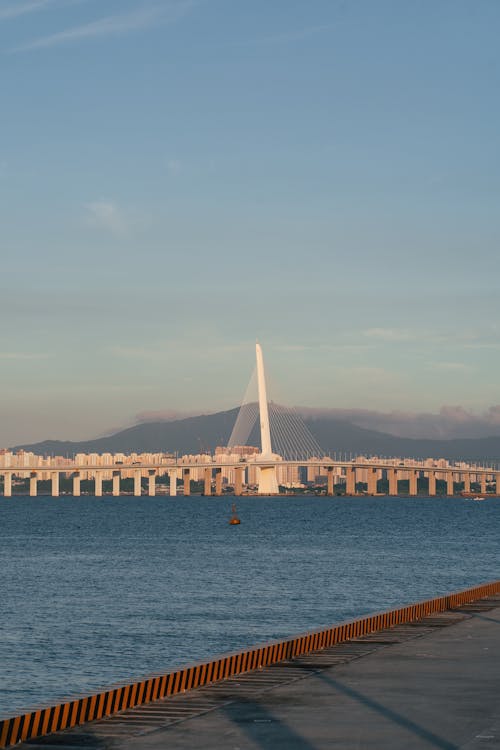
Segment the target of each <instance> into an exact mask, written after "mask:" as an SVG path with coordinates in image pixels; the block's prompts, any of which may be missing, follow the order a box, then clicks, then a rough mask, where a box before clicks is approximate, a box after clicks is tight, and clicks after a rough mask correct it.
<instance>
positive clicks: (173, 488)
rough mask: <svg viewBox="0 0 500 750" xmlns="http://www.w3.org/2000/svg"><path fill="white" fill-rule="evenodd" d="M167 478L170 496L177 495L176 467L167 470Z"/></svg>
mask: <svg viewBox="0 0 500 750" xmlns="http://www.w3.org/2000/svg"><path fill="white" fill-rule="evenodd" d="M168 479H169V482H170V497H175V496H176V495H177V469H170V470H169V471H168Z"/></svg>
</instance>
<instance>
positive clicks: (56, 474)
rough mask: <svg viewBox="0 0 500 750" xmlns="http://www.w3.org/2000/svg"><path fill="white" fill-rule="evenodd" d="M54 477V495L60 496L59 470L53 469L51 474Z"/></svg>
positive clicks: (52, 492)
mask: <svg viewBox="0 0 500 750" xmlns="http://www.w3.org/2000/svg"><path fill="white" fill-rule="evenodd" d="M51 479H52V491H51V495H52V497H59V472H58V471H53V472H52V474H51Z"/></svg>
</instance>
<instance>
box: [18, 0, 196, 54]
mask: <svg viewBox="0 0 500 750" xmlns="http://www.w3.org/2000/svg"><path fill="white" fill-rule="evenodd" d="M33 1H35V0H33ZM42 1H43V0H40V2H42ZM194 4H195V0H174V1H173V2H169V3H164V4H162V5H152V6H148V7H145V8H141V9H140V10H136V11H131V12H129V13H118V14H115V15H113V16H107V17H105V18H100V19H98V20H96V21H90V22H89V23H85V24H80V25H79V26H72V27H71V28H68V29H64V30H63V31H59V32H57V33H55V34H49V35H48V36H43V37H40V38H39V39H34V40H33V41H31V42H27V43H26V44H23V45H20V46H18V47H16V48H15V49H13V50H11V52H27V51H29V50H37V49H47V48H50V47H57V46H59V45H64V44H70V43H72V42H76V41H81V40H85V39H95V38H99V37H101V38H102V37H109V36H121V35H124V34H130V33H132V32H134V31H140V30H141V29H146V28H150V27H151V26H154V25H155V24H157V23H172V22H174V21H176V20H178V19H179V18H181V17H182V16H184V15H185V14H186V13H187V12H188V11H189V10H190V9H191V8H192V7H193V6H194Z"/></svg>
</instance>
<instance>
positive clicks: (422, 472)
mask: <svg viewBox="0 0 500 750" xmlns="http://www.w3.org/2000/svg"><path fill="white" fill-rule="evenodd" d="M249 442H250V445H251V446H254V448H253V449H251V448H250V449H249V451H244V450H242V449H243V448H244V447H245V446H247V445H248V443H249ZM259 443H260V452H259V447H257V445H258V444H259ZM199 459H201V461H200V460H199ZM431 461H432V460H431ZM304 467H305V468H306V469H307V471H308V472H309V471H314V470H317V471H318V473H323V476H325V475H326V492H327V494H329V495H332V494H333V493H334V488H335V486H338V485H341V486H343V489H344V492H345V494H347V495H354V494H356V492H357V490H358V487H359V485H360V484H362V485H363V486H364V487H366V493H367V494H372V495H374V494H379V492H378V490H379V482H380V480H381V479H382V480H383V481H384V482H385V483H386V485H387V490H386V494H390V495H397V494H398V490H399V484H398V483H399V482H400V481H404V482H406V483H407V492H408V494H409V495H416V494H417V492H418V489H419V481H420V484H422V481H423V480H424V481H425V488H426V494H427V495H429V496H433V495H436V485H437V481H438V480H441V481H444V483H445V490H446V494H447V495H453V494H454V493H455V491H456V485H457V484H460V485H461V490H462V491H463V492H465V493H469V492H470V490H471V486H472V485H473V484H474V485H475V486H474V489H475V491H476V492H480V493H481V495H483V494H485V493H486V491H487V489H488V485H490V489H491V486H492V485H494V488H495V492H496V493H497V494H498V493H499V492H500V471H498V469H497V468H493V467H484V466H483V467H478V466H467V465H458V466H456V465H455V466H449V465H439V463H437V462H436V463H431V464H429V462H428V461H413V460H410V459H407V460H405V461H401V459H385V460H380V459H365V458H360V457H358V458H357V459H353V460H347V458H346V459H345V460H344V461H342V460H334V459H332V458H331V457H329V456H325V455H324V451H323V450H322V449H321V447H320V445H319V444H318V442H317V441H316V439H315V438H314V437H313V435H312V434H311V433H310V431H309V430H308V428H307V426H306V425H305V424H304V422H303V420H302V418H301V417H300V416H299V415H298V414H296V413H295V412H294V411H293V410H291V409H288V408H286V407H283V406H279V405H277V404H275V403H273V402H269V400H268V396H267V385H266V376H265V370H264V359H263V355H262V349H261V347H260V345H259V344H256V367H255V373H254V376H253V377H252V378H251V381H250V384H249V387H248V389H247V392H246V394H245V397H244V399H243V403H242V405H241V408H240V410H239V413H238V417H237V419H236V422H235V425H234V428H233V431H232V434H231V437H230V439H229V442H228V446H227V449H226V452H225V453H219V454H217V452H216V455H215V456H210V455H208V454H207V455H201V456H198V457H185V458H182V459H178V458H177V457H176V458H173V457H171V456H166V455H161V458H159V459H158V460H157V461H155V462H151V461H147V462H142V461H141V462H139V461H134V462H133V464H132V465H130V464H128V463H127V464H126V465H124V464H123V462H121V461H120V462H118V461H114V462H109V463H107V464H105V465H102V464H100V465H89V464H88V463H85V462H82V461H79V462H78V461H69V460H68V461H65V462H64V463H62V464H59V465H51V466H44V467H41V466H40V465H37V466H27V465H23V466H22V467H14V466H8V467H0V476H2V477H3V494H4V496H6V497H10V496H11V495H12V484H13V479H14V478H16V477H20V476H21V477H23V478H24V477H29V494H30V495H31V496H36V495H37V492H38V481H39V479H40V478H43V477H46V476H47V475H48V476H49V477H50V482H51V495H52V496H54V497H57V496H58V495H59V494H60V493H59V480H60V478H61V476H70V477H71V478H72V493H71V494H73V496H76V497H78V496H79V495H80V494H81V482H82V480H85V479H87V478H91V479H92V480H93V482H94V494H95V496H97V497H100V496H102V495H103V483H104V482H110V484H111V494H112V495H114V496H117V495H120V492H121V481H122V479H123V478H132V479H133V494H134V495H135V496H140V495H141V494H142V493H143V481H142V480H143V479H144V478H146V479H147V488H146V491H147V494H148V495H150V496H153V495H155V494H156V481H157V478H158V477H165V476H167V475H168V477H169V489H170V495H171V496H174V495H176V494H177V483H178V480H181V486H182V489H183V493H184V495H189V494H190V491H191V479H192V477H193V476H196V477H199V476H200V472H201V475H202V477H203V479H202V481H203V487H204V494H205V495H211V494H216V495H221V494H222V491H223V471H226V472H227V471H228V470H230V471H231V472H232V475H233V482H232V484H233V489H234V494H236V495H239V494H242V491H243V486H244V484H245V480H246V483H247V484H253V485H255V486H256V487H257V492H258V494H261V495H274V494H278V492H279V485H280V483H281V484H284V483H285V482H284V481H283V477H284V476H285V475H286V473H287V472H295V474H297V472H298V470H299V469H301V468H304ZM251 477H252V480H251Z"/></svg>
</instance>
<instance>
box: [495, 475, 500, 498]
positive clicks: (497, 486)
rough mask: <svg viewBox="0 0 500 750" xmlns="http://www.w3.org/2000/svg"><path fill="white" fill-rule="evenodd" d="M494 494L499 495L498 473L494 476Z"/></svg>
mask: <svg viewBox="0 0 500 750" xmlns="http://www.w3.org/2000/svg"><path fill="white" fill-rule="evenodd" d="M495 494H496V495H500V472H498V471H497V473H496V474H495Z"/></svg>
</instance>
